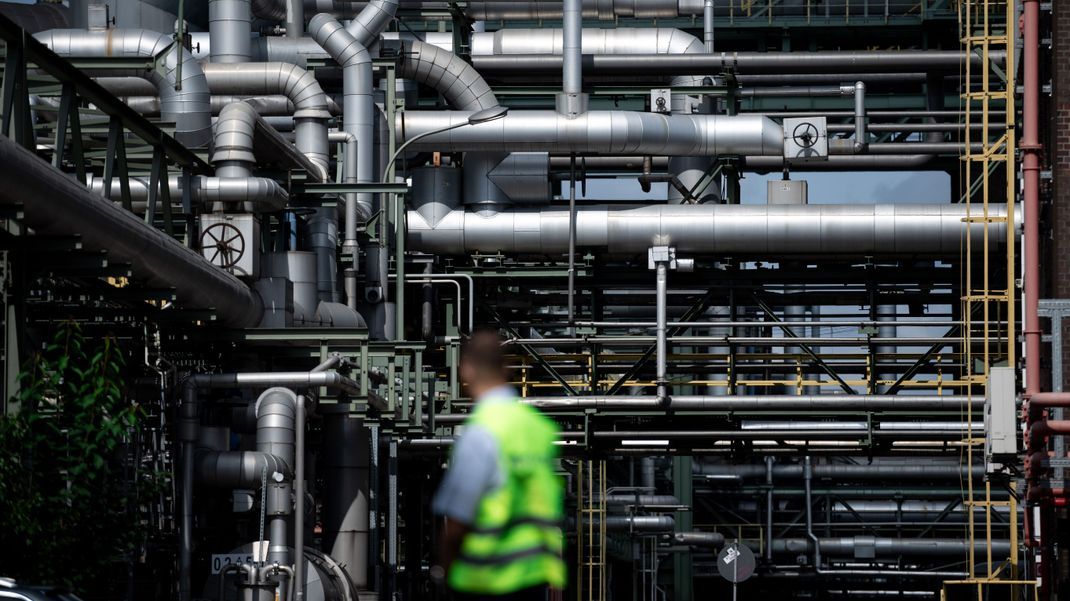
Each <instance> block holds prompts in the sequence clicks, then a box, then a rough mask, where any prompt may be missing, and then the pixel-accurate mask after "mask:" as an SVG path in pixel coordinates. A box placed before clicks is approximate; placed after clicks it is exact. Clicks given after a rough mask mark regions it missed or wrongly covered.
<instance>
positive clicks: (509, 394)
mask: <svg viewBox="0 0 1070 601" xmlns="http://www.w3.org/2000/svg"><path fill="white" fill-rule="evenodd" d="M516 399H517V394H516V389H515V388H513V387H512V386H510V385H508V384H502V385H501V386H496V387H494V388H491V389H490V390H488V391H486V392H484V393H483V394H482V395H480V397H479V398H478V399H477V400H476V402H478V403H486V402H490V403H501V402H510V401H515V400H516Z"/></svg>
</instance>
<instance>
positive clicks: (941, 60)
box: [472, 34, 1006, 75]
mask: <svg viewBox="0 0 1070 601" xmlns="http://www.w3.org/2000/svg"><path fill="white" fill-rule="evenodd" d="M481 35H493V34H477V35H476V36H473V50H474V45H475V43H476V40H479V39H480V36H481ZM992 59H993V60H995V61H996V62H997V63H1002V62H1003V61H1004V60H1005V59H1006V54H1005V53H1002V52H993V53H992ZM974 60H975V62H977V63H978V64H979V63H980V58H979V57H977V58H975V59H974ZM965 62H966V55H965V54H964V53H962V52H960V51H957V50H888V51H862V52H840V51H821V52H720V53H716V54H684V55H675V54H673V55H667V54H657V55H650V54H647V55H644V54H629V53H621V54H613V55H597V54H595V55H591V54H585V55H584V56H583V68H584V71H585V72H587V73H588V74H600V75H613V74H632V75H634V74H654V75H669V74H673V73H709V74H716V73H721V72H723V71H726V70H735V71H738V72H741V73H748V74H757V73H813V72H818V73H834V72H842V73H848V72H856V71H865V72H872V73H897V72H907V73H913V72H915V71H918V70H919V69H927V70H931V71H957V70H958V69H960V68H964V67H965ZM472 64H473V65H474V66H475V68H476V69H478V70H479V71H480V72H481V73H495V74H498V73H524V74H540V75H541V74H554V73H558V72H560V70H561V64H562V59H561V57H560V56H554V55H549V54H498V55H495V54H485V53H480V54H476V53H475V52H473V55H472Z"/></svg>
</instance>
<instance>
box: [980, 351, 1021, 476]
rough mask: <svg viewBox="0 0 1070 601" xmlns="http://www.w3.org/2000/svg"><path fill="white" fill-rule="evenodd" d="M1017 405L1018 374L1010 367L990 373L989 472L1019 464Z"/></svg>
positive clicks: (987, 396) (987, 408) (987, 413)
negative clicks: (1016, 382) (1016, 385)
mask: <svg viewBox="0 0 1070 601" xmlns="http://www.w3.org/2000/svg"><path fill="white" fill-rule="evenodd" d="M1018 436H1019V430H1018V404H1017V391H1016V389H1015V373H1014V368H1011V367H993V368H992V369H990V370H989V376H988V391H987V392H986V393H985V464H986V466H987V468H986V469H987V471H988V472H990V473H991V472H995V471H999V470H1001V469H1002V467H1003V465H1004V464H1006V463H1017V462H1018V461H1017V456H1018Z"/></svg>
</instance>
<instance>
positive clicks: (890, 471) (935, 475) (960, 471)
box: [694, 396, 984, 483]
mask: <svg viewBox="0 0 1070 601" xmlns="http://www.w3.org/2000/svg"><path fill="white" fill-rule="evenodd" d="M759 398H760V397H759ZM884 398H887V399H894V398H897V397H895V396H890V397H884ZM914 398H919V397H914ZM935 398H940V397H935ZM908 400H909V399H908ZM886 407H887V409H889V410H892V411H894V410H895V409H893V408H892V407H894V405H891V404H890V405H887V406H886ZM919 408H920V406H918V405H916V406H913V407H912V406H911V403H909V402H908V403H906V404H905V405H904V406H903V407H902V409H904V410H907V411H912V410H915V409H919ZM964 408H965V401H960V402H959V404H958V405H957V406H953V405H952V404H941V405H936V406H935V407H933V410H934V411H938V410H941V409H943V410H951V411H959V410H963V409H964ZM811 470H812V473H813V476H814V477H816V478H819V479H823V480H832V481H834V482H839V483H843V482H856V481H859V480H885V481H900V480H922V481H925V480H961V479H965V478H967V477H969V475H970V474H971V473H972V474H973V477H974V478H983V477H984V466H975V467H974V468H973V471H972V472H971V471H970V470H968V469H967V468H966V467H964V466H962V465H959V464H958V463H957V462H954V461H951V462H934V461H926V460H923V459H911V460H909V461H887V460H884V461H879V462H877V463H874V464H869V465H865V464H862V465H856V464H832V463H821V464H818V465H815V466H812V467H811ZM694 472H695V473H696V474H701V475H703V476H718V477H719V476H735V477H739V478H760V477H762V476H763V475H765V476H766V477H767V478H768V474H769V473H770V472H768V468H767V466H764V465H758V464H743V465H736V464H719V463H696V464H695V468H694ZM771 474H772V475H773V476H775V477H776V478H777V479H778V480H784V479H795V478H803V477H804V476H805V471H804V467H803V466H802V465H799V464H794V465H791V464H783V463H781V464H778V465H776V466H775V467H774V468H773V469H772V472H771Z"/></svg>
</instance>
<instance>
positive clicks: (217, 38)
mask: <svg viewBox="0 0 1070 601" xmlns="http://www.w3.org/2000/svg"><path fill="white" fill-rule="evenodd" d="M251 19H252V11H251V9H250V7H249V0H209V2H208V35H209V39H210V41H211V50H210V52H211V60H212V63H215V64H222V63H247V62H249V60H250V58H251V57H252V52H251V50H250V48H251V43H250V42H251V38H250V36H251V35H252V29H251Z"/></svg>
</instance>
